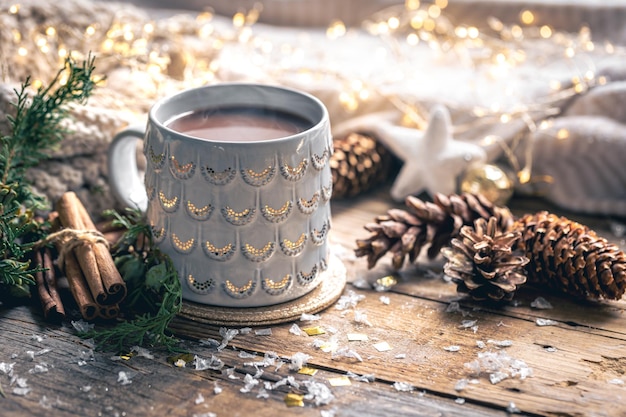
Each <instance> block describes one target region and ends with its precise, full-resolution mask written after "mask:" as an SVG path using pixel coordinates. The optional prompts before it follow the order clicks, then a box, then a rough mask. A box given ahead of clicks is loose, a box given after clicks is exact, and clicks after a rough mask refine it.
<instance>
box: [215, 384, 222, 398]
mask: <svg viewBox="0 0 626 417" xmlns="http://www.w3.org/2000/svg"><path fill="white" fill-rule="evenodd" d="M221 393H222V387H220V386H219V385H217V382H216V383H215V386H214V387H213V394H215V395H218V394H221Z"/></svg>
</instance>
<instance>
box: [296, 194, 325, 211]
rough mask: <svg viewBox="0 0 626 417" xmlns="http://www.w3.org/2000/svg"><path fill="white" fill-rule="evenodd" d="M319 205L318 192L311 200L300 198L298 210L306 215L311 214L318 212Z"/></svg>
mask: <svg viewBox="0 0 626 417" xmlns="http://www.w3.org/2000/svg"><path fill="white" fill-rule="evenodd" d="M319 203H320V192H319V191H316V192H315V193H314V194H313V197H311V199H310V200H307V199H305V198H302V197H300V198H299V199H298V208H299V209H300V211H301V212H302V213H304V214H311V213H313V212H314V211H315V210H317V207H318V206H319Z"/></svg>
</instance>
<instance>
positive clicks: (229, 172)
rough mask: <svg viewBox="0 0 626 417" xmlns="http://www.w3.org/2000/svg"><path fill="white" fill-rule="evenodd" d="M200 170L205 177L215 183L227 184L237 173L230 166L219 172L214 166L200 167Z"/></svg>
mask: <svg viewBox="0 0 626 417" xmlns="http://www.w3.org/2000/svg"><path fill="white" fill-rule="evenodd" d="M200 172H201V173H202V176H203V177H204V179H205V180H207V181H208V182H210V183H211V184H213V185H226V184H228V183H229V182H231V181H232V180H233V179H234V178H235V176H236V175H237V172H236V171H235V170H234V169H232V168H231V167H228V168H226V169H225V170H223V171H221V172H217V171H215V170H214V169H213V168H210V167H208V166H202V167H201V168H200Z"/></svg>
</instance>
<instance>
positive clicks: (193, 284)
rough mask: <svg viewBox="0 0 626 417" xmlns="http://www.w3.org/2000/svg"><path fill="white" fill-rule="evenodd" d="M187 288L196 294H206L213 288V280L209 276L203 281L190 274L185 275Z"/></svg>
mask: <svg viewBox="0 0 626 417" xmlns="http://www.w3.org/2000/svg"><path fill="white" fill-rule="evenodd" d="M187 284H188V285H189V288H190V289H191V290H192V291H193V292H195V293H197V294H208V293H209V292H211V290H212V289H213V288H215V281H214V280H213V279H211V278H209V279H206V280H204V281H199V280H197V279H196V278H195V277H194V276H193V275H192V274H189V275H187Z"/></svg>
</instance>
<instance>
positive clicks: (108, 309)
mask: <svg viewBox="0 0 626 417" xmlns="http://www.w3.org/2000/svg"><path fill="white" fill-rule="evenodd" d="M119 314H120V306H119V304H113V305H110V306H100V311H99V315H100V317H101V318H103V319H105V320H111V319H114V318H117V316H119Z"/></svg>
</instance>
